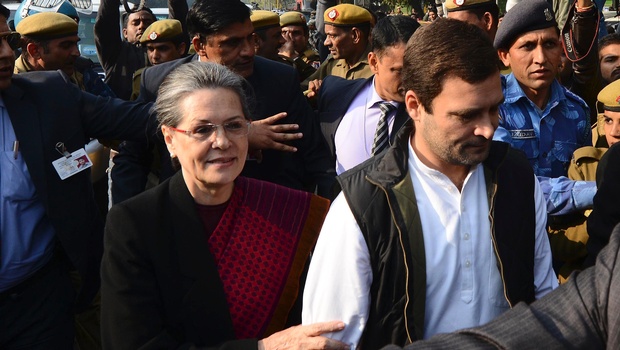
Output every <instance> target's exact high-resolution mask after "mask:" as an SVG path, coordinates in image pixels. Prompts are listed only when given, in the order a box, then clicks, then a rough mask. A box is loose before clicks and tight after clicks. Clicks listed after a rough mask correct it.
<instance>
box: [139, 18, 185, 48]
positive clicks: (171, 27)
mask: <svg viewBox="0 0 620 350" xmlns="http://www.w3.org/2000/svg"><path fill="white" fill-rule="evenodd" d="M182 34H183V28H182V27H181V22H179V21H178V20H176V19H160V20H159V21H155V22H153V23H152V24H151V25H150V26H148V27H147V28H146V30H144V34H143V35H142V36H141V37H140V42H141V43H147V42H150V43H157V42H163V41H172V40H173V39H176V38H178V37H179V36H181V35H182Z"/></svg>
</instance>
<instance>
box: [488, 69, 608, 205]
mask: <svg viewBox="0 0 620 350" xmlns="http://www.w3.org/2000/svg"><path fill="white" fill-rule="evenodd" d="M502 90H503V92H504V103H503V104H502V105H501V106H500V110H499V115H500V121H499V127H498V128H497V131H495V135H494V136H493V139H495V140H499V141H504V142H508V143H510V144H511V145H512V147H514V148H517V149H520V150H522V151H523V152H524V153H525V155H526V156H527V158H528V160H529V161H530V164H531V165H532V168H533V169H534V173H535V174H536V175H537V176H538V181H539V182H540V184H541V188H542V189H543V192H544V194H545V199H546V200H547V212H548V213H549V214H551V215H561V214H568V213H571V212H573V211H577V210H584V209H588V208H591V207H592V201H593V197H594V194H595V193H596V183H594V182H593V181H572V180H570V179H568V178H567V177H566V175H567V171H568V165H569V164H570V161H571V158H572V156H573V152H574V151H575V150H576V149H577V148H580V147H583V146H591V145H592V130H591V127H590V119H589V118H590V117H589V115H590V109H589V108H588V105H587V104H586V103H585V102H584V101H583V100H582V99H581V98H580V97H579V96H577V95H575V94H573V93H572V92H570V91H568V90H566V88H564V87H563V86H562V85H560V83H558V82H557V81H556V80H554V81H553V83H552V85H551V96H550V97H549V101H548V102H547V105H546V106H545V109H544V110H541V109H540V108H538V106H536V105H535V104H534V103H533V102H532V101H530V99H529V98H527V96H525V93H524V92H523V90H522V89H521V86H520V85H519V83H518V82H517V79H516V78H515V77H514V75H513V74H512V73H511V74H509V75H507V76H502Z"/></svg>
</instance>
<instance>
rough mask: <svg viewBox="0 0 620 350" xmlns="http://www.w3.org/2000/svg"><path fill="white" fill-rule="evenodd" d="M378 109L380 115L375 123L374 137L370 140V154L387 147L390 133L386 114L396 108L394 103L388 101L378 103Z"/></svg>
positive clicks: (377, 152) (379, 151)
mask: <svg viewBox="0 0 620 350" xmlns="http://www.w3.org/2000/svg"><path fill="white" fill-rule="evenodd" d="M379 109H381V116H380V117H379V123H378V124H377V131H375V139H374V141H373V142H372V155H373V156H374V155H375V154H379V153H381V152H382V151H383V150H385V149H386V148H388V146H389V142H388V139H389V137H390V133H389V132H388V116H389V115H390V113H391V112H392V111H393V110H394V109H396V107H394V105H392V104H391V103H389V102H381V103H379Z"/></svg>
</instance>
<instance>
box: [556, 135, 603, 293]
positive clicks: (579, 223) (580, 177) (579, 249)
mask: <svg viewBox="0 0 620 350" xmlns="http://www.w3.org/2000/svg"><path fill="white" fill-rule="evenodd" d="M592 129H593V130H592V131H593V134H595V133H596V126H593V127H592ZM603 139H605V138H604V137H603ZM606 151H607V148H597V147H591V146H587V147H581V148H579V149H577V150H575V152H574V153H573V159H572V160H571V163H570V165H569V167H568V178H570V179H571V180H577V181H594V180H596V168H597V166H598V162H599V160H600V159H601V158H602V157H603V154H605V152H606ZM591 212H592V210H586V211H584V212H581V213H574V214H569V215H562V216H554V217H550V218H549V223H548V224H549V226H548V232H549V243H550V245H551V251H552V252H553V254H554V255H553V258H554V259H555V260H559V261H562V262H564V264H563V265H562V267H561V268H560V270H559V271H558V277H559V280H560V283H564V282H566V280H567V279H568V276H569V275H570V274H571V273H572V272H573V271H575V270H579V269H581V265H582V262H583V259H585V257H586V256H587V255H588V251H587V249H586V243H587V242H588V230H587V225H586V224H587V219H588V216H589V215H590V213H591Z"/></svg>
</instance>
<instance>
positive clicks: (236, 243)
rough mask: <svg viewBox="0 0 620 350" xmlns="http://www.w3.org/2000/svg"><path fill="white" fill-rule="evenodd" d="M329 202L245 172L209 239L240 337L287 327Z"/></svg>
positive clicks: (236, 182)
mask: <svg viewBox="0 0 620 350" xmlns="http://www.w3.org/2000/svg"><path fill="white" fill-rule="evenodd" d="M328 206H329V201H327V200H326V199H323V198H321V197H318V196H315V195H313V194H310V193H307V192H302V191H296V190H292V189H288V188H286V187H282V186H278V185H274V184H271V183H268V182H264V181H258V180H254V179H249V178H244V177H239V178H237V180H235V189H234V191H233V194H232V197H231V199H230V204H229V205H228V207H227V208H226V210H225V211H224V214H223V216H222V218H221V220H220V222H219V224H218V226H217V228H216V229H215V231H214V232H213V234H212V235H211V237H210V238H209V241H208V244H209V249H210V250H211V253H212V254H213V256H214V258H215V262H216V264H217V267H218V271H219V275H220V278H221V279H222V283H223V285H224V291H225V293H226V299H227V301H228V305H229V309H230V314H231V316H232V321H233V327H234V330H235V335H236V337H237V338H238V339H245V338H263V337H266V336H268V335H270V334H273V333H275V332H277V331H279V330H282V329H283V328H284V325H285V323H286V320H287V317H288V313H289V312H290V310H291V308H292V307H293V304H294V302H295V299H296V298H297V294H298V292H299V278H300V276H301V273H302V271H303V269H304V265H305V262H306V260H307V259H308V257H309V254H310V251H311V249H312V248H313V247H314V244H315V243H316V239H317V238H318V235H319V231H320V229H321V226H322V224H323V220H324V219H325V215H326V213H327V210H328Z"/></svg>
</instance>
